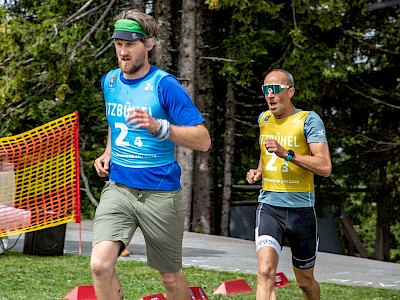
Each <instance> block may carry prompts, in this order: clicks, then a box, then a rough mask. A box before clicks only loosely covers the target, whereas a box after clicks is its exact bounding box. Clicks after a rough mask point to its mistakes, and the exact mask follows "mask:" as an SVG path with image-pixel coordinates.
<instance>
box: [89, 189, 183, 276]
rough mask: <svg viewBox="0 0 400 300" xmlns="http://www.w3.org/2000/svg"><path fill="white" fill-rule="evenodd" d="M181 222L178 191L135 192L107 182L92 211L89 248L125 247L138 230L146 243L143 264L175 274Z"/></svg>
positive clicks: (179, 263)
mask: <svg viewBox="0 0 400 300" xmlns="http://www.w3.org/2000/svg"><path fill="white" fill-rule="evenodd" d="M184 221H185V204H184V202H183V199H182V194H181V190H177V191H151V190H138V189H133V188H129V187H127V186H125V185H122V184H118V183H115V182H113V181H108V182H107V183H106V185H105V186H104V188H103V191H102V194H101V198H100V204H99V206H98V207H97V209H96V216H95V219H94V223H93V245H95V244H97V243H99V242H101V241H121V242H122V243H123V244H124V245H125V247H126V246H128V244H129V243H130V241H131V239H132V237H133V235H134V233H135V230H136V228H137V227H139V228H140V229H141V230H142V232H143V236H144V238H145V241H146V251H147V264H148V265H149V266H150V267H152V268H154V269H156V270H158V271H160V272H171V273H175V272H177V271H179V270H180V269H181V268H182V240H183V231H184Z"/></svg>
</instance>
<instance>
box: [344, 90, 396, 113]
mask: <svg viewBox="0 0 400 300" xmlns="http://www.w3.org/2000/svg"><path fill="white" fill-rule="evenodd" d="M346 87H347V88H348V89H349V90H351V91H353V92H354V93H356V94H358V95H361V96H363V97H365V98H367V99H370V100H372V101H374V102H377V103H380V104H382V105H386V106H388V107H391V108H394V109H400V106H397V105H393V104H390V103H386V102H385V101H382V100H379V99H377V98H375V97H372V96H369V95H367V94H364V93H363V92H360V91H358V90H356V89H354V88H352V87H351V86H349V85H347V84H346Z"/></svg>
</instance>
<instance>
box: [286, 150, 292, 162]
mask: <svg viewBox="0 0 400 300" xmlns="http://www.w3.org/2000/svg"><path fill="white" fill-rule="evenodd" d="M293 156H294V152H293V150H288V152H287V157H286V159H285V160H286V161H290V160H291V159H292V158H293Z"/></svg>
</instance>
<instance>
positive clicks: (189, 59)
mask: <svg viewBox="0 0 400 300" xmlns="http://www.w3.org/2000/svg"><path fill="white" fill-rule="evenodd" d="M195 25H196V2H195V0H184V1H183V2H182V27H181V28H182V29H181V43H180V56H179V78H180V80H181V83H182V86H183V87H184V88H185V89H186V91H187V92H188V94H189V96H190V97H191V98H192V99H195V93H194V84H195V78H194V77H195V68H196V54H195V52H196V31H195V30H196V26H195ZM176 153H177V160H178V163H179V165H180V166H181V169H182V177H181V184H182V195H183V199H184V201H185V203H186V220H185V230H187V231H190V229H191V212H192V194H193V193H192V188H193V164H194V162H193V157H194V155H193V150H190V149H188V148H185V147H182V146H177V147H176Z"/></svg>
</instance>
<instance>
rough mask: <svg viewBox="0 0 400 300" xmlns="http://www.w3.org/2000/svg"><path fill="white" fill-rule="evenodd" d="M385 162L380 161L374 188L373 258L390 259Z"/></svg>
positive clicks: (388, 205)
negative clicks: (374, 231)
mask: <svg viewBox="0 0 400 300" xmlns="http://www.w3.org/2000/svg"><path fill="white" fill-rule="evenodd" d="M386 165H387V162H385V161H382V164H381V167H380V169H379V181H378V182H379V184H378V187H377V188H376V190H377V193H376V203H377V220H376V233H375V234H376V241H375V258H376V259H377V260H383V261H390V240H389V237H390V215H391V210H392V209H391V203H390V202H391V201H390V193H389V192H388V191H389V187H387V186H386V184H385V183H386V181H387V174H386V167H385V166H386Z"/></svg>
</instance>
